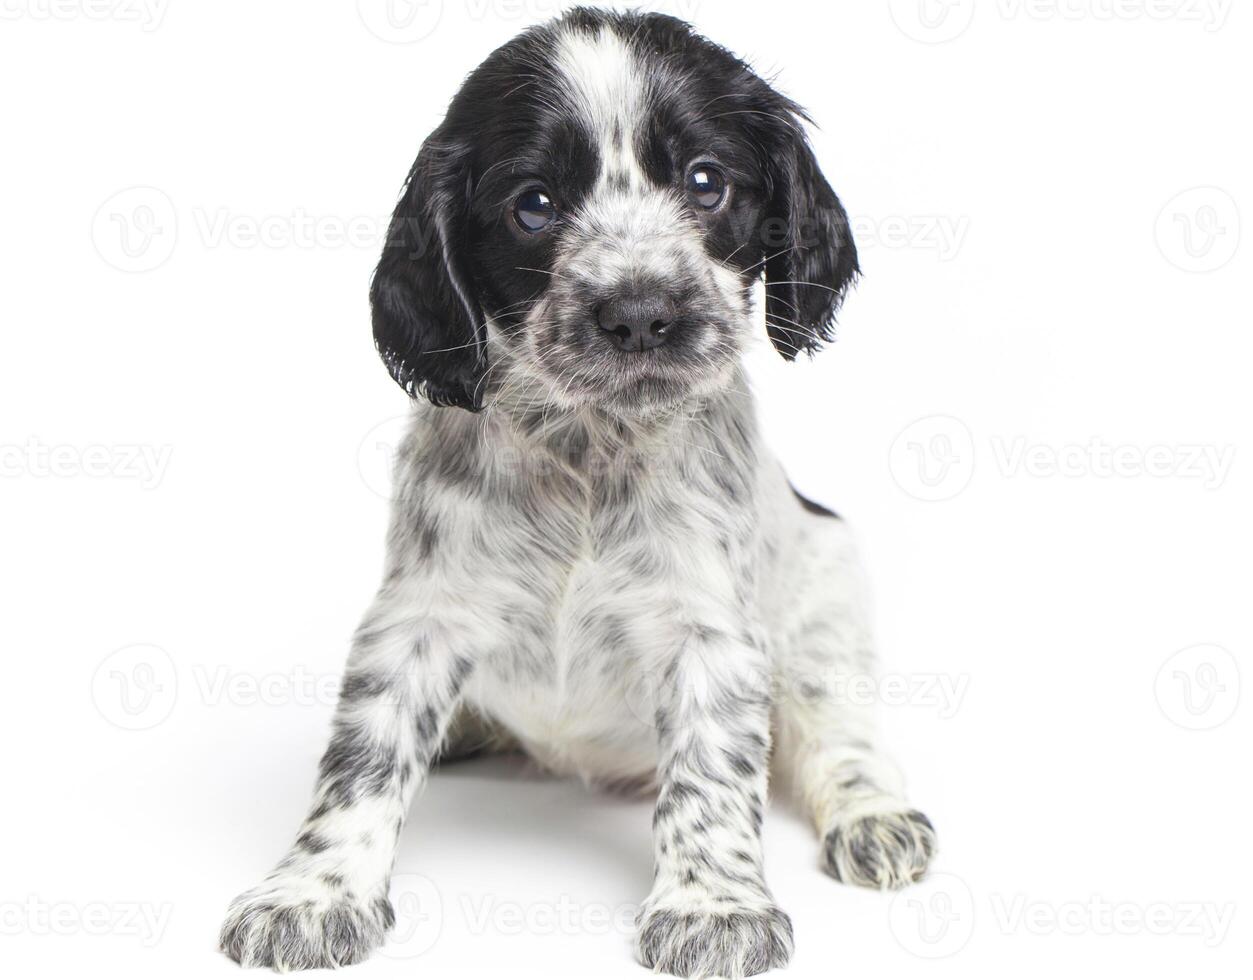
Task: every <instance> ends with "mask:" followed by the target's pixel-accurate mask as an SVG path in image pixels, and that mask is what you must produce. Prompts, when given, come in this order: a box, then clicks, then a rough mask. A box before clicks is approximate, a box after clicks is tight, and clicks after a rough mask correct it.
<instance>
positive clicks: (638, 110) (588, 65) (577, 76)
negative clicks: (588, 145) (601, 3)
mask: <svg viewBox="0 0 1253 980" xmlns="http://www.w3.org/2000/svg"><path fill="white" fill-rule="evenodd" d="M556 62H557V67H558V70H559V71H560V72H561V74H562V76H563V77H564V78H565V81H566V86H567V90H566V92H565V95H566V97H567V98H568V99H569V102H570V106H571V108H572V109H573V110H574V112H575V113H576V115H577V116H578V118H579V119H580V121H581V122H582V123H583V124H584V125H585V126H587V127H588V129H589V130H590V131H591V134H592V139H593V140H595V142H596V145H597V148H598V149H599V151H600V155H601V173H600V179H601V181H604V180H606V179H607V178H609V177H615V178H618V179H623V178H625V179H626V180H627V181H628V182H629V184H630V185H631V186H634V187H638V186H642V184H643V181H644V175H643V171H642V170H641V168H640V165H639V161H638V160H637V159H636V157H635V138H636V135H637V134H638V133H639V131H640V127H641V126H642V125H643V122H644V119H645V118H646V114H645V110H646V106H647V102H648V76H647V73H646V72H645V71H644V69H643V66H642V65H641V64H640V62H639V58H638V57H637V56H636V53H635V52H634V51H633V50H632V48H631V46H630V43H629V42H628V41H627V40H626V39H625V38H623V37H620V36H619V35H618V34H616V33H615V32H614V31H612V30H609V29H606V28H602V29H599V30H597V31H596V32H595V33H590V32H586V31H577V30H572V31H566V32H564V33H563V34H562V35H561V37H560V38H559V39H558V42H557V50H556Z"/></svg>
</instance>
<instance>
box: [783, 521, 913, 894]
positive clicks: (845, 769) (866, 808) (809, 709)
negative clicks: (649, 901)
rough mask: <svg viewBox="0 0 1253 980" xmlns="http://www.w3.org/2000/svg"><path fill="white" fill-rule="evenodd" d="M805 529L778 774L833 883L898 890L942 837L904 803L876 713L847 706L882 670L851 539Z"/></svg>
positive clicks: (830, 525)
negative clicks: (856, 686)
mask: <svg viewBox="0 0 1253 980" xmlns="http://www.w3.org/2000/svg"><path fill="white" fill-rule="evenodd" d="M804 523H805V533H804V535H802V536H801V539H800V540H802V541H804V542H805V543H803V544H799V543H798V547H799V549H800V551H801V556H802V559H803V564H804V568H805V572H804V576H805V581H804V583H802V584H801V585H800V586H799V587H798V588H797V589H796V590H795V591H794V592H793V594H792V597H791V601H792V603H793V604H792V606H791V610H790V613H789V615H788V617H787V618H788V619H789V620H790V621H791V624H792V628H791V629H790V630H788V631H787V634H786V636H785V637H784V638H783V642H784V650H783V651H782V661H781V662H780V664H779V678H778V680H779V693H778V696H777V699H776V705H775V712H776V726H777V729H778V731H777V736H776V755H775V766H776V769H777V770H779V771H780V774H781V775H783V776H784V777H785V778H786V779H787V781H789V782H790V783H791V785H792V787H793V789H794V791H795V792H796V793H797V794H798V795H799V797H800V799H801V801H802V802H803V805H804V806H805V809H806V810H807V812H808V813H809V815H810V817H811V818H812V819H813V821H814V824H815V826H816V828H817V830H818V833H819V834H820V835H821V836H822V850H823V853H822V859H823V865H824V867H825V868H826V870H827V872H828V873H830V874H831V875H832V876H833V877H835V878H836V879H837V880H839V881H842V882H846V883H848V884H855V885H863V886H866V887H870V888H881V889H886V888H899V887H902V886H904V885H907V884H909V883H911V882H914V881H917V880H919V879H920V878H922V876H923V875H924V874H925V873H926V870H927V865H928V864H929V863H930V861H931V858H932V855H933V854H934V853H935V850H936V837H935V831H934V829H933V828H932V826H931V822H930V821H929V820H928V819H927V818H926V816H924V815H923V814H922V813H921V812H919V811H918V810H916V809H914V808H913V807H911V806H910V805H909V804H908V803H907V802H906V801H905V798H904V793H903V788H902V780H901V777H900V774H899V772H898V770H897V769H896V767H895V765H893V764H892V762H891V761H890V760H889V759H888V758H886V757H885V756H884V755H883V753H882V752H881V751H880V749H879V747H878V744H877V743H878V732H877V725H876V722H875V717H874V714H875V712H874V708H873V705H872V704H866V703H861V702H863V701H864V700H866V699H863V698H860V697H859V698H850V697H849V696H848V694H849V691H848V688H849V682H850V681H851V680H856V679H859V678H860V679H864V678H867V677H869V676H872V675H873V673H874V669H875V656H874V652H873V648H872V645H871V637H870V631H869V629H868V626H867V623H866V616H865V602H864V597H863V591H864V590H863V587H862V583H861V577H860V571H859V568H858V567H857V559H856V554H855V552H854V549H853V546H852V542H851V540H850V536H849V533H848V529H847V527H846V526H845V524H844V522H843V521H841V520H839V519H836V518H834V517H815V516H811V515H808V514H807V515H805V517H804ZM869 700H871V701H873V699H869ZM854 701H856V702H859V703H852V702H854Z"/></svg>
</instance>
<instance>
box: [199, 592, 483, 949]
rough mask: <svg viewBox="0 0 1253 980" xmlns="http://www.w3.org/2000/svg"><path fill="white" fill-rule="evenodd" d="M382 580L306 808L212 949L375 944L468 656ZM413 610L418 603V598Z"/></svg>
mask: <svg viewBox="0 0 1253 980" xmlns="http://www.w3.org/2000/svg"><path fill="white" fill-rule="evenodd" d="M403 590H404V583H403V582H392V583H390V584H388V585H385V586H384V589H383V591H382V592H381V593H380V595H379V598H378V599H377V600H376V601H375V604H374V606H373V608H372V609H371V610H370V613H369V614H368V615H367V616H366V619H365V622H364V623H363V624H362V626H361V628H360V629H359V630H358V632H357V636H356V639H355V641H354V643H353V650H352V654H351V656H350V657H349V660H348V668H347V671H346V672H345V674H344V680H343V685H342V687H341V690H340V696H339V706H338V708H337V709H336V715H335V721H334V727H333V733H332V736H331V742H330V745H329V746H328V747H327V750H326V753H325V755H324V756H323V757H322V763H321V766H320V769H319V776H318V783H317V789H316V792H315V794H314V800H313V805H312V807H311V809H310V811H309V815H308V817H307V818H306V819H305V822H304V825H303V826H302V827H301V829H300V833H299V836H297V838H296V843H295V844H294V845H293V846H292V848H291V850H290V851H289V852H288V854H287V856H286V857H284V858H283V860H282V861H280V862H279V864H278V866H277V867H276V868H275V869H274V871H272V872H271V873H270V874H269V876H268V877H267V878H266V879H265V881H264V882H262V883H261V884H260V885H258V886H257V887H256V888H253V889H252V890H250V891H247V892H245V893H244V894H243V895H240V896H239V897H238V898H236V899H235V901H234V902H233V903H232V904H231V908H230V911H229V912H228V914H227V918H226V922H225V923H224V924H223V926H222V935H221V945H222V950H223V952H225V953H226V954H227V955H228V956H230V957H231V958H232V959H234V960H236V961H237V962H239V963H240V964H241V965H243V966H268V967H273V968H274V969H276V970H302V969H313V968H317V967H335V966H345V965H347V964H349V963H356V962H358V961H360V960H362V959H364V958H365V957H366V956H367V955H369V953H370V952H371V951H372V950H373V949H375V948H376V947H378V946H380V945H382V943H383V939H384V935H385V933H386V931H387V929H388V928H389V927H390V926H391V925H392V921H393V913H392V908H391V904H390V903H389V901H388V898H387V887H388V878H389V877H390V875H391V868H392V862H393V860H394V858H395V853H396V844H397V840H398V838H399V836H400V829H401V826H402V825H403V823H404V818H405V813H406V811H407V810H408V808H409V802H410V800H411V798H412V796H413V792H414V790H415V788H416V787H417V786H418V785H419V784H420V783H421V782H422V781H423V780H424V779H425V777H426V773H427V771H428V769H429V767H430V764H431V761H432V760H433V758H434V757H435V754H436V752H437V750H438V748H439V743H440V740H441V739H442V738H443V735H444V731H445V728H446V727H447V725H448V722H449V719H450V718H451V715H452V711H453V708H454V707H455V704H456V701H457V696H458V694H459V692H460V689H461V686H462V683H463V682H464V681H465V679H466V677H467V675H468V674H469V672H470V661H469V660H468V659H466V658H464V657H459V656H457V655H455V654H453V653H451V652H450V651H449V649H448V644H447V642H446V640H447V635H448V633H447V630H446V629H445V628H443V627H442V626H441V625H440V624H438V623H437V622H436V621H435V619H434V618H433V617H432V616H430V615H427V614H422V613H415V612H414V609H415V605H414V604H413V602H412V597H411V596H405V595H403ZM419 608H420V607H419Z"/></svg>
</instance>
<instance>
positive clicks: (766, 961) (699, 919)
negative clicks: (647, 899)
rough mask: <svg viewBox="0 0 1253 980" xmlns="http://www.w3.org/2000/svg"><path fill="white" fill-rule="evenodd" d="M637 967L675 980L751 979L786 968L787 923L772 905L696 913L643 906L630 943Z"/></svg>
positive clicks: (665, 906) (789, 949) (679, 907)
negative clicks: (635, 952)
mask: <svg viewBox="0 0 1253 980" xmlns="http://www.w3.org/2000/svg"><path fill="white" fill-rule="evenodd" d="M636 944H637V947H638V951H639V958H640V962H641V963H643V964H644V966H647V967H651V968H652V969H653V970H654V971H656V972H658V973H671V974H673V975H674V976H676V977H715V976H716V977H728V978H738V977H751V976H754V975H755V974H758V973H765V972H766V971H767V970H772V969H774V968H775V967H782V966H786V965H787V961H788V960H789V959H791V956H792V920H791V919H789V918H788V917H787V914H786V913H785V912H783V911H782V910H781V909H779V908H777V907H776V906H774V905H769V904H764V903H763V904H762V905H760V906H757V905H742V906H732V907H730V908H727V909H718V910H712V909H699V910H698V909H696V908H694V907H685V906H684V905H682V904H674V905H668V904H664V903H661V904H658V905H654V906H648V905H646V906H645V908H644V910H643V911H642V912H641V914H640V923H639V935H638V936H637V938H636Z"/></svg>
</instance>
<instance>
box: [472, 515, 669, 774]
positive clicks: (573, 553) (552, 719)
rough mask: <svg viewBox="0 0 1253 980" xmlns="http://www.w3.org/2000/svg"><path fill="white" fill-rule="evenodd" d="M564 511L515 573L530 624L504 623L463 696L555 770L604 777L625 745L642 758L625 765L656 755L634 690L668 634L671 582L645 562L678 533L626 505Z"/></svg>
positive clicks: (521, 608)
mask: <svg viewBox="0 0 1253 980" xmlns="http://www.w3.org/2000/svg"><path fill="white" fill-rule="evenodd" d="M572 503H573V502H572ZM562 518H563V519H562V520H561V521H559V522H554V523H553V524H552V525H551V526H548V527H547V529H546V530H542V532H541V537H544V538H546V544H547V547H548V549H549V558H548V560H546V561H544V562H542V563H540V564H538V565H537V566H536V567H535V568H534V569H529V570H528V569H520V570H519V571H521V572H522V573H523V574H522V575H521V576H520V578H519V582H520V584H521V585H522V589H521V591H520V592H519V596H520V597H521V600H522V601H521V604H520V605H519V608H518V609H517V612H518V614H519V615H520V617H521V618H522V619H524V620H525V623H526V628H523V629H517V630H509V631H508V635H507V636H505V637H504V638H503V639H504V642H503V643H502V644H501V645H500V646H499V647H498V648H497V649H496V650H495V651H494V652H493V654H492V656H491V657H490V658H488V659H487V661H486V662H484V663H483V664H482V668H483V669H481V670H480V671H477V672H476V676H475V677H474V678H473V680H472V682H471V686H470V689H469V690H468V691H467V696H468V697H469V698H470V699H471V701H472V702H474V703H476V704H477V706H478V707H479V708H481V709H482V710H483V711H484V712H485V713H486V714H488V715H489V716H491V717H493V718H495V719H497V720H498V721H500V722H502V723H503V724H504V725H505V726H506V727H507V728H509V729H510V730H511V731H512V732H513V733H514V734H515V735H517V736H518V737H519V738H520V739H521V740H522V741H523V742H524V743H525V744H526V746H527V748H528V749H529V750H530V751H531V752H532V754H533V755H535V756H536V757H537V758H539V759H540V760H541V761H546V762H548V763H549V764H550V765H551V766H552V767H553V768H555V769H559V770H568V771H575V772H577V773H579V774H581V775H592V776H595V775H603V774H604V773H605V771H616V770H619V769H621V768H622V767H621V762H622V758H621V756H622V754H623V752H625V754H626V755H627V756H628V757H631V758H633V759H634V760H635V761H634V762H633V763H631V765H630V766H628V767H627V768H634V767H637V766H640V765H643V764H644V762H645V760H646V759H647V760H651V751H652V750H651V745H652V743H653V733H652V727H651V724H650V720H649V718H647V717H646V716H645V715H644V712H643V710H642V709H641V707H640V705H639V703H638V701H639V698H638V697H634V696H633V695H635V694H636V693H638V692H637V691H636V689H637V688H638V687H639V685H640V679H641V677H642V675H643V672H644V666H643V665H644V664H645V663H646V662H647V661H648V658H649V655H650V653H651V651H652V650H653V649H655V647H656V645H657V644H658V643H659V642H663V641H664V635H665V631H666V625H665V624H666V620H667V617H666V615H665V607H666V604H667V596H666V589H665V588H664V586H662V585H661V584H660V582H659V580H658V578H657V577H656V576H655V575H650V574H648V567H647V566H648V565H649V564H650V563H652V562H654V561H659V560H661V555H660V551H661V550H663V549H664V547H665V546H673V544H674V542H673V541H669V542H666V541H665V539H662V538H658V537H656V535H654V534H652V533H651V532H650V531H648V530H647V528H646V526H645V525H644V524H642V523H641V522H640V521H638V520H637V519H636V516H635V514H634V513H633V512H632V511H631V510H629V507H626V506H621V505H620V506H617V507H616V508H615V509H613V510H612V512H609V513H607V512H606V510H605V509H604V506H603V505H602V504H601V503H600V501H596V505H595V506H593V507H588V506H587V504H586V501H585V502H584V507H583V509H582V510H581V512H579V513H570V512H566V513H564V514H563V515H562ZM545 523H546V522H544V521H543V520H542V519H541V520H540V524H541V525H543V524H545ZM528 582H529V587H528ZM607 754H612V755H613V757H614V758H613V759H610V758H604V757H603V756H606V755H607Z"/></svg>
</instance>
